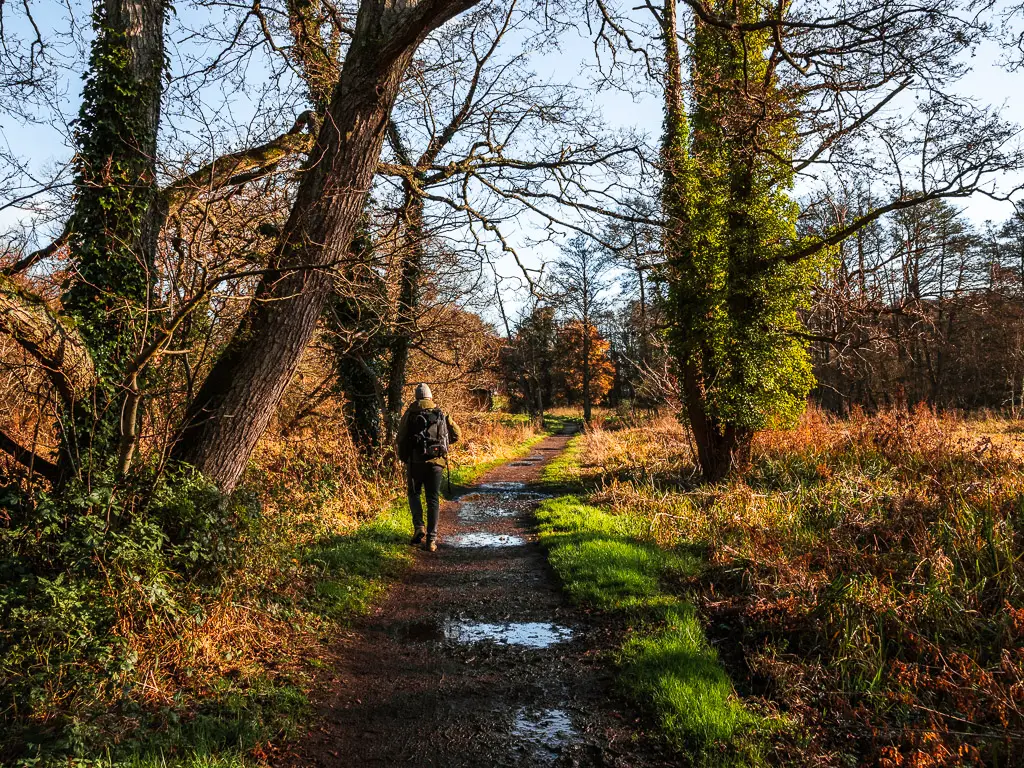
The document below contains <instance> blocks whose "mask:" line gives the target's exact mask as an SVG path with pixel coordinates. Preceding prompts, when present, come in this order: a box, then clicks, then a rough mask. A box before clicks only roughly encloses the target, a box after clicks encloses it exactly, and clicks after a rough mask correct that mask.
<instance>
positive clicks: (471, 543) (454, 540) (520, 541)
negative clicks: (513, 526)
mask: <svg viewBox="0 0 1024 768" xmlns="http://www.w3.org/2000/svg"><path fill="white" fill-rule="evenodd" d="M447 543H448V544H450V545H451V546H453V547H459V548H469V547H484V548H490V549H493V548H496V547H521V546H523V545H524V544H526V539H524V538H522V537H521V536H510V535H508V534H503V533H488V532H486V531H473V532H472V533H460V534H457V535H455V536H452V537H451V538H450V539H448V542H447Z"/></svg>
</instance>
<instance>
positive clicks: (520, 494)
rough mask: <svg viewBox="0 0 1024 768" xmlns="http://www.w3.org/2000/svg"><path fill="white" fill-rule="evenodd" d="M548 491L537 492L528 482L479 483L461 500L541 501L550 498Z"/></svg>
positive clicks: (460, 499) (461, 497) (460, 498)
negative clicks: (529, 486) (527, 485)
mask: <svg viewBox="0 0 1024 768" xmlns="http://www.w3.org/2000/svg"><path fill="white" fill-rule="evenodd" d="M550 498H551V496H550V495H548V494H546V493H537V492H536V491H530V490H527V488H526V483H512V482H507V483H506V482H497V483H484V484H483V485H478V486H477V487H476V488H474V489H473V490H472V491H470V492H469V493H466V494H464V495H462V496H460V497H459V499H458V500H459V501H462V502H465V501H474V502H476V501H483V500H485V499H498V500H499V501H540V500H541V499H550Z"/></svg>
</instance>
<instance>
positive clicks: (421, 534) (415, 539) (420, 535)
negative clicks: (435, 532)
mask: <svg viewBox="0 0 1024 768" xmlns="http://www.w3.org/2000/svg"><path fill="white" fill-rule="evenodd" d="M425 538H427V532H426V531H425V530H423V529H422V528H417V529H416V533H414V534H413V535H412V538H411V539H409V544H410V545H411V546H413V547H415V546H416V545H417V544H422V543H423V540H424V539H425Z"/></svg>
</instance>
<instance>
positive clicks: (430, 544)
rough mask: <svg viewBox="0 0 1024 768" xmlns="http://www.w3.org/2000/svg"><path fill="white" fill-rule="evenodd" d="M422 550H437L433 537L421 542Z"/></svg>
mask: <svg viewBox="0 0 1024 768" xmlns="http://www.w3.org/2000/svg"><path fill="white" fill-rule="evenodd" d="M423 551H424V552H437V542H436V541H434V540H433V539H427V540H426V541H425V542H423Z"/></svg>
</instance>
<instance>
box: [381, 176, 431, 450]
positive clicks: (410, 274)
mask: <svg viewBox="0 0 1024 768" xmlns="http://www.w3.org/2000/svg"><path fill="white" fill-rule="evenodd" d="M402 219H403V225H402V226H403V230H404V231H403V239H404V241H405V242H404V247H403V249H402V253H403V259H402V275H401V280H402V284H401V288H400V290H399V294H398V306H397V307H396V308H395V323H394V329H393V331H392V339H391V365H390V366H389V369H388V419H389V424H390V426H391V429H392V431H395V430H397V427H398V421H399V419H400V418H401V416H402V406H403V405H404V402H403V395H404V393H405V372H406V368H407V367H408V365H409V351H410V349H411V348H412V332H413V327H414V326H415V324H416V313H417V310H418V308H419V303H420V280H421V279H422V273H423V252H424V247H423V246H424V243H423V237H424V231H423V198H422V197H421V196H420V195H418V194H417V193H416V190H415V189H413V187H412V185H411V184H410V183H409V182H408V181H406V182H405V204H404V206H403V208H402Z"/></svg>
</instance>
